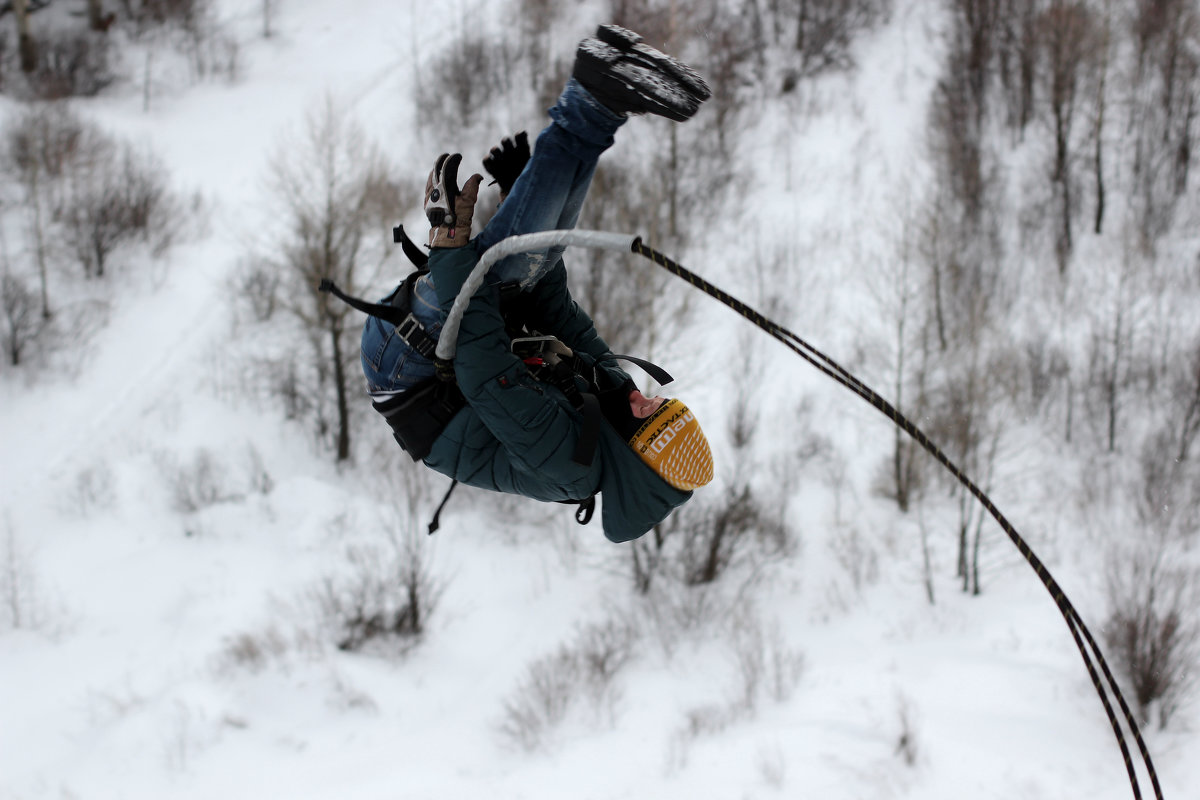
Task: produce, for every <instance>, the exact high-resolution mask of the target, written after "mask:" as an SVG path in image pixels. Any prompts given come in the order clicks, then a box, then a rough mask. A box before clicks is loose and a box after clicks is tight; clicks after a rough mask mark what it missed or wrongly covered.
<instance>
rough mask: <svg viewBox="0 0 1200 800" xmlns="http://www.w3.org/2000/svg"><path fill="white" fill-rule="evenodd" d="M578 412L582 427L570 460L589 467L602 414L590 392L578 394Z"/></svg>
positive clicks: (598, 435)
mask: <svg viewBox="0 0 1200 800" xmlns="http://www.w3.org/2000/svg"><path fill="white" fill-rule="evenodd" d="M579 411H580V413H581V414H583V425H581V426H580V428H579V439H578V440H577V441H576V442H575V452H573V453H572V454H571V460H572V461H574V462H575V463H576V464H581V465H582V466H585V467H590V466H591V465H592V459H593V458H594V457H595V456H596V445H597V444H599V443H600V424H601V422H603V420H604V414H603V412H602V411H601V410H600V401H599V400H597V399H596V395H594V394H592V393H591V392H579ZM589 516H590V515H589ZM581 524H586V523H581Z"/></svg>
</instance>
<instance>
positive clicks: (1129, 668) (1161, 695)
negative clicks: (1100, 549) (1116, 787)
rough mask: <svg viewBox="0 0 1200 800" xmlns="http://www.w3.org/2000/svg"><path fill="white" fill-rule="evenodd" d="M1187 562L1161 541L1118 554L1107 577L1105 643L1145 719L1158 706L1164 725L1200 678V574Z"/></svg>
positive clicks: (1162, 725)
mask: <svg viewBox="0 0 1200 800" xmlns="http://www.w3.org/2000/svg"><path fill="white" fill-rule="evenodd" d="M1182 562H1183V560H1181V559H1172V558H1171V557H1170V556H1169V553H1168V550H1167V549H1166V548H1165V547H1164V543H1163V542H1162V541H1161V540H1158V541H1155V542H1152V543H1150V544H1149V545H1143V546H1142V547H1140V548H1138V549H1137V550H1136V551H1135V552H1133V553H1132V554H1130V553H1122V554H1119V555H1114V557H1113V559H1112V565H1111V566H1110V569H1109V576H1108V597H1109V608H1110V611H1109V617H1108V620H1107V622H1106V624H1105V626H1104V639H1105V644H1106V645H1107V646H1108V648H1109V649H1110V651H1111V652H1112V654H1113V661H1114V662H1115V663H1116V665H1117V667H1118V668H1119V669H1120V670H1121V671H1122V672H1123V673H1124V674H1125V676H1126V678H1127V679H1128V680H1129V682H1130V683H1131V684H1132V686H1133V697H1134V700H1135V702H1136V703H1137V708H1138V712H1139V715H1140V716H1141V718H1142V722H1143V723H1144V724H1145V723H1149V722H1150V720H1151V713H1152V710H1153V709H1154V708H1157V710H1158V723H1159V728H1160V729H1165V728H1166V727H1167V725H1168V724H1169V723H1170V721H1171V719H1172V717H1173V716H1174V715H1175V714H1176V713H1177V712H1178V711H1179V710H1180V709H1181V707H1182V706H1183V704H1184V702H1185V701H1187V700H1188V698H1189V696H1190V694H1191V692H1192V690H1193V689H1194V688H1195V687H1196V686H1197V684H1198V683H1200V626H1198V625H1197V623H1196V619H1195V613H1194V609H1195V608H1196V602H1197V594H1198V591H1197V588H1198V587H1200V578H1198V576H1197V574H1196V572H1195V570H1193V569H1188V568H1186V567H1184V566H1182Z"/></svg>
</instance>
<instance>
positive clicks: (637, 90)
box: [575, 39, 700, 122]
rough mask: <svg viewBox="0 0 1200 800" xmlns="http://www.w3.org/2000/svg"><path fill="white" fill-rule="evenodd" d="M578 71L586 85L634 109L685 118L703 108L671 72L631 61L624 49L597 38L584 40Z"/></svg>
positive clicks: (670, 117) (577, 57)
mask: <svg viewBox="0 0 1200 800" xmlns="http://www.w3.org/2000/svg"><path fill="white" fill-rule="evenodd" d="M575 73H576V75H577V76H578V77H579V78H580V82H581V83H583V84H584V86H585V87H586V86H588V85H592V86H593V87H595V88H596V89H597V90H598V91H599V92H600V93H602V94H606V95H608V96H610V97H615V98H618V99H619V100H621V101H623V102H624V103H625V104H626V105H629V106H631V107H632V108H631V110H630V113H650V114H657V115H658V116H661V117H666V118H667V119H672V120H675V121H676V122H684V121H686V120H689V119H691V118H692V116H693V115H694V114H695V113H696V111H697V110H698V109H699V108H700V101H699V100H697V99H696V98H695V97H694V96H693V95H692V94H691V93H690V92H688V91H687V89H686V88H685V87H683V86H682V85H680V84H679V83H678V82H677V81H675V80H673V79H672V77H671V76H670V75H666V74H664V73H663V72H661V71H660V70H656V69H652V68H650V67H647V66H645V65H643V64H639V63H636V62H634V61H630V60H628V59H627V58H626V57H625V55H624V54H623V53H622V52H621V51H620V50H618V49H617V48H615V47H613V46H611V45H609V44H606V43H604V42H601V41H599V40H597V39H585V40H584V41H583V42H581V43H580V45H579V50H578V51H577V52H576V54H575Z"/></svg>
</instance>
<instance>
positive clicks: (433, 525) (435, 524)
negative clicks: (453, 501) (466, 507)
mask: <svg viewBox="0 0 1200 800" xmlns="http://www.w3.org/2000/svg"><path fill="white" fill-rule="evenodd" d="M455 486H458V478H455V479H454V480H453V481H451V483H450V488H449V489H447V490H446V495H445V496H444V497H443V498H442V502H441V503H439V504H438V507H437V511H434V512H433V519H431V520H429V535H430V536H433V534H434V533H435V532H437V529H438V528H439V527H440V526H441V522H440V521H439V518H440V517H441V516H442V509H443V508H445V507H446V503H448V502H450V495H451V494H452V493H453V492H454V487H455Z"/></svg>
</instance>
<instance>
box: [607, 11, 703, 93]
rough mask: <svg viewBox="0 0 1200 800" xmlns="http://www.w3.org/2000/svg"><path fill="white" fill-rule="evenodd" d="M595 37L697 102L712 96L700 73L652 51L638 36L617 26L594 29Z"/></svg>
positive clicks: (659, 52) (664, 54) (665, 55)
mask: <svg viewBox="0 0 1200 800" xmlns="http://www.w3.org/2000/svg"><path fill="white" fill-rule="evenodd" d="M596 38H597V39H599V40H600V41H602V42H604V43H605V44H610V45H612V46H613V47H615V48H617V49H618V50H620V51H621V52H622V53H623V54H624V55H625V57H626V58H627V59H629V60H630V61H633V62H634V63H638V64H642V65H643V66H645V67H649V68H651V69H656V70H658V71H660V72H665V73H666V74H667V75H670V76H671V77H672V78H674V79H675V81H676V82H677V83H679V85H681V86H682V87H683V88H684V89H686V90H687V92H688V93H689V94H690V95H692V96H693V97H695V98H696V99H697V100H698V101H700V102H704V101H705V100H707V99H708V98H709V97H711V96H712V91H711V90H710V89H709V88H708V84H707V83H705V81H704V78H702V77H700V73H698V72H696V70H694V69H692V68H691V67H689V66H688V65H687V64H684V63H683V62H682V61H679V60H678V59H675V58H672V57H671V56H669V55H667V54H666V53H664V52H662V51H661V50H655V49H654V48H653V47H651V46H650V45H648V44H646V43H645V42H644V41H642V37H641V35H640V34H637V33H634V32H633V31H631V30H629V29H628V28H622V27H621V26H620V25H601V26H600V27H599V28H597V29H596Z"/></svg>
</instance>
